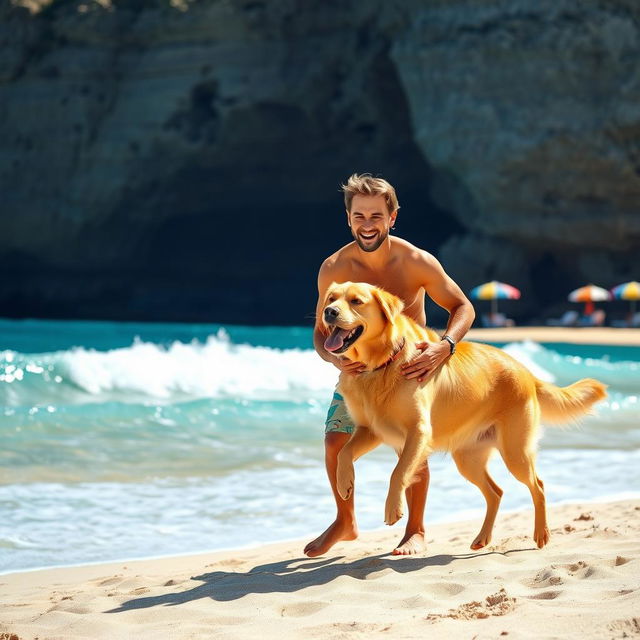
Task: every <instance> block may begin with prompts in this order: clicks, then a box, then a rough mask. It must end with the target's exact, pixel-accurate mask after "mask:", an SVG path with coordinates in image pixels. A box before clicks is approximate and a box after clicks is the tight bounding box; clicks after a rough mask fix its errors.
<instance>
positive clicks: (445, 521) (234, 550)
mask: <svg viewBox="0 0 640 640" xmlns="http://www.w3.org/2000/svg"><path fill="white" fill-rule="evenodd" d="M633 501H637V503H638V504H639V505H640V492H633V491H629V492H625V493H624V494H614V495H603V496H601V497H597V498H591V499H588V500H580V501H579V502H576V501H575V500H571V499H569V500H559V501H557V502H547V509H553V508H556V507H558V508H559V507H566V506H569V507H570V506H573V505H576V504H579V505H582V506H583V507H585V508H588V507H589V506H592V505H599V504H607V503H615V502H633ZM474 511H475V512H477V515H475V517H474V515H473V513H472V512H474ZM528 511H531V507H530V506H524V507H518V508H515V509H504V508H501V509H500V511H499V515H503V516H509V515H516V514H522V513H526V512H528ZM462 514H463V515H462V517H460V516H458V515H451V516H446V517H444V518H440V519H438V520H435V521H431V522H429V521H428V520H427V525H426V526H427V528H432V527H444V526H447V525H450V526H458V525H463V524H466V523H470V522H480V521H481V520H482V517H483V515H484V507H478V508H476V509H465V510H463V511H462ZM498 517H499V516H498ZM396 526H400V525H399V524H398V525H396ZM391 531H392V530H391V529H390V528H389V527H388V526H386V525H382V526H379V527H375V528H373V529H360V537H362V536H370V535H375V534H379V535H386V534H388V535H391V533H390V532H391ZM399 532H400V529H398V536H399V535H400V533H399ZM317 535H318V531H312V532H308V533H307V534H305V535H297V536H294V537H291V538H283V539H281V540H271V541H269V542H250V543H248V544H246V545H241V546H230V547H219V548H213V549H204V550H199V551H185V552H184V553H169V554H162V555H151V556H137V557H128V558H127V557H125V558H120V559H115V560H104V561H102V560H97V561H96V562H78V563H74V564H61V565H46V566H42V567H31V568H26V569H10V570H8V571H0V584H1V583H2V579H3V578H6V577H10V576H17V575H21V574H27V573H40V572H43V573H44V572H47V571H66V570H67V569H84V568H87V569H89V568H100V567H105V568H106V567H113V566H119V565H122V564H126V565H134V564H138V563H143V564H144V563H153V562H162V561H164V560H173V559H175V560H178V559H181V558H182V559H191V558H194V559H196V558H203V557H209V556H217V555H220V554H224V553H230V554H234V555H238V554H240V555H241V554H244V553H245V552H250V551H252V550H256V549H263V548H265V549H266V548H267V547H271V546H274V547H280V546H284V545H292V546H296V545H297V546H298V547H299V548H300V549H301V550H302V549H303V548H304V546H305V545H306V544H307V542H308V541H309V540H312V539H313V538H315V537H316V536H317ZM0 640H2V638H1V637H0Z"/></svg>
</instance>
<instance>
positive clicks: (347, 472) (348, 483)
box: [336, 458, 355, 500]
mask: <svg viewBox="0 0 640 640" xmlns="http://www.w3.org/2000/svg"><path fill="white" fill-rule="evenodd" d="M354 483H355V472H354V470H353V463H352V462H349V461H347V460H344V459H342V460H341V459H340V458H338V470H337V472H336V489H337V490H338V495H339V496H340V497H341V498H342V499H343V500H348V499H349V498H350V497H351V496H352V495H353V485H354Z"/></svg>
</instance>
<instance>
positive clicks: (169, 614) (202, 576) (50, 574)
mask: <svg viewBox="0 0 640 640" xmlns="http://www.w3.org/2000/svg"><path fill="white" fill-rule="evenodd" d="M549 515H550V527H551V531H552V538H551V542H550V544H549V545H548V546H547V547H546V548H545V549H543V550H538V549H535V548H534V546H533V544H532V541H531V538H530V537H529V534H530V530H531V529H532V517H533V516H532V513H531V511H529V510H528V511H524V512H518V513H507V514H501V515H499V516H498V521H497V525H496V531H495V539H494V542H493V543H492V544H491V546H490V547H488V548H486V549H484V550H481V551H478V552H471V551H470V550H469V548H468V544H469V542H470V541H471V540H472V539H473V536H474V535H475V534H476V530H477V529H478V527H479V525H480V522H479V521H467V522H459V523H453V524H440V525H437V526H433V527H429V529H428V542H429V546H428V550H427V551H426V552H425V553H424V554H422V555H420V556H414V557H394V556H391V555H390V554H389V551H390V550H391V548H392V547H393V546H394V543H395V542H396V541H397V539H398V537H399V535H400V533H401V530H400V528H398V527H395V528H393V529H389V530H388V531H383V532H369V533H366V534H364V535H362V536H361V537H360V538H359V539H358V540H357V541H355V542H349V543H342V544H339V545H337V546H336V547H334V549H332V550H331V551H330V553H329V554H328V555H327V556H326V557H322V558H316V559H309V558H306V557H304V556H303V555H302V553H301V549H302V547H303V544H304V541H302V540H300V541H296V542H286V543H279V544H274V545H269V546H264V547H261V548H257V549H246V550H240V551H226V552H219V553H212V554H207V555H199V556H188V557H174V558H165V559H156V560H145V561H137V562H126V563H117V564H109V565H97V566H86V567H78V568H64V569H50V570H42V571H35V572H25V573H15V574H9V575H4V576H0V638H3V640H6V639H11V640H16V639H20V640H27V639H29V640H31V639H34V638H38V639H39V640H45V639H47V640H54V639H66V638H69V639H80V638H86V639H87V640H88V639H91V640H97V639H102V638H104V639H105V640H106V639H109V640H115V639H119V638H122V639H125V638H137V639H139V640H142V639H146V638H148V639H152V638H153V639H157V638H172V639H176V640H177V639H183V638H184V639H187V638H214V637H215V638H220V639H222V638H225V639H232V638H238V639H239V638H248V637H261V638H346V637H349V638H353V637H358V638H359V637H362V638H364V637H371V636H372V635H377V634H378V633H382V634H385V635H386V637H390V638H394V639H395V638H421V637H431V638H445V637H447V638H478V639H481V638H498V637H507V638H514V639H516V638H537V639H540V638H594V639H595V638H597V639H598V640H601V639H603V638H631V637H638V636H640V615H639V612H640V557H639V556H640V547H639V544H638V541H639V540H640V504H639V503H638V502H632V501H626V502H613V503H602V504H576V505H566V506H559V507H553V508H551V509H550V513H549Z"/></svg>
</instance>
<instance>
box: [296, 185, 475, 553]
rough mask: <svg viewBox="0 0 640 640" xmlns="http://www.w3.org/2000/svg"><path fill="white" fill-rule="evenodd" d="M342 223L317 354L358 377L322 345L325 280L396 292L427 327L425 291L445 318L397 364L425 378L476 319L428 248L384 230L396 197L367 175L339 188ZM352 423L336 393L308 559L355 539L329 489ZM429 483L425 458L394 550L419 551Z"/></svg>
mask: <svg viewBox="0 0 640 640" xmlns="http://www.w3.org/2000/svg"><path fill="white" fill-rule="evenodd" d="M342 190H343V192H344V202H345V207H346V212H347V224H348V225H349V227H350V228H351V234H352V235H353V239H354V241H353V242H351V243H349V244H348V245H346V246H344V247H342V249H340V250H339V251H337V252H336V253H334V254H333V255H332V256H329V257H328V258H327V259H326V260H325V261H324V262H323V263H322V266H321V267H320V272H319V274H318V294H319V299H318V305H317V309H316V325H315V328H314V333H313V342H314V346H315V349H316V351H317V352H318V354H319V355H320V357H321V358H323V359H324V360H326V361H327V362H331V363H332V364H333V365H335V366H336V367H337V368H338V369H339V370H340V371H342V372H343V373H345V374H347V375H353V376H356V375H359V374H360V373H361V372H362V371H363V370H364V365H363V364H362V363H361V362H350V361H348V360H343V359H341V358H340V357H336V356H335V355H333V354H331V353H329V352H328V351H326V350H325V349H324V346H323V343H324V339H325V336H324V335H323V333H322V330H321V326H320V319H321V318H322V311H323V309H322V305H323V300H324V295H325V292H326V290H327V288H328V287H329V285H330V284H331V283H332V282H347V281H352V282H368V283H369V284H372V285H375V286H378V287H382V288H383V289H386V290H387V291H389V292H390V293H393V294H395V295H397V296H398V297H399V298H401V299H402V300H403V301H404V303H405V309H404V313H406V314H407V315H409V316H411V317H412V318H413V319H414V320H415V321H416V322H418V323H420V324H421V325H422V326H425V325H426V314H425V308H424V297H425V292H426V293H427V294H428V295H429V297H430V298H431V299H432V300H434V301H435V302H436V303H437V304H439V305H440V306H441V307H443V308H444V309H447V311H449V322H448V324H447V330H446V331H445V335H446V336H447V339H443V340H442V341H441V342H440V343H438V344H435V345H427V344H426V343H424V344H420V345H418V348H420V349H421V350H422V353H421V354H420V355H419V356H418V357H416V358H415V359H414V360H412V361H411V362H408V363H406V364H405V365H404V366H403V375H404V376H405V377H406V378H409V379H416V380H417V382H422V381H423V380H426V379H427V378H428V377H429V376H430V375H431V374H432V373H433V372H434V371H435V370H436V369H437V368H438V366H439V365H441V364H442V363H443V362H444V361H445V360H446V359H447V358H449V357H450V356H451V354H452V353H453V350H454V347H455V343H457V342H458V341H460V340H461V339H462V338H463V337H464V335H465V334H466V333H467V331H468V330H469V327H470V326H471V324H472V323H473V320H474V318H475V312H474V310H473V306H472V305H471V303H470V302H469V300H468V299H467V298H466V296H465V295H464V293H462V291H461V290H460V287H458V285H457V284H456V283H455V282H454V281H453V280H452V279H451V278H450V277H449V276H448V275H447V274H446V273H445V272H444V269H443V268H442V266H441V265H440V263H439V262H438V261H437V260H436V259H435V258H434V257H433V256H432V255H430V254H429V253H427V252H426V251H423V250H421V249H418V248H417V247H414V246H413V245H412V244H410V243H409V242H406V241H405V240H402V239H401V238H396V237H392V236H390V235H389V230H390V229H392V228H393V225H394V224H395V221H396V218H397V216H398V209H399V205H398V199H397V197H396V193H395V190H394V188H393V187H392V186H391V185H390V184H389V183H388V182H387V181H386V180H383V179H381V178H373V177H372V176H371V175H370V174H362V175H358V174H354V175H352V176H351V177H350V178H349V180H348V181H347V184H346V185H343V187H342ZM353 429H354V425H353V424H352V423H351V421H350V419H349V416H348V413H347V411H346V408H345V406H344V402H343V400H342V397H341V396H340V394H339V393H338V392H336V393H335V394H334V399H333V402H332V404H331V407H330V408H329V414H328V415H327V422H326V430H325V465H326V469H327V475H328V476H329V483H330V484H331V489H332V491H333V496H334V499H335V502H336V507H337V516H336V519H335V521H334V522H333V524H331V525H330V526H329V528H328V529H327V530H326V531H324V532H323V533H322V534H321V535H320V536H318V537H317V538H316V539H315V540H312V541H311V542H310V543H309V544H308V545H307V546H306V547H305V550H304V552H305V553H306V554H307V555H308V556H310V557H316V556H319V555H322V554H324V553H326V552H327V551H328V550H329V549H330V548H331V547H332V546H333V545H334V544H335V543H336V542H339V541H341V540H354V539H355V538H357V536H358V528H357V524H356V519H355V511H354V499H353V494H352V495H351V497H350V498H349V499H348V500H343V499H342V498H341V497H340V496H339V495H338V493H337V491H336V469H337V457H338V452H339V451H340V449H342V447H343V446H344V445H345V443H346V442H347V441H348V440H349V438H350V436H351V433H352V432H353ZM428 484H429V468H428V465H427V463H426V461H425V465H424V467H423V468H422V470H421V472H420V474H419V477H418V479H417V480H416V481H415V482H414V484H413V485H411V486H410V487H409V488H408V489H407V491H406V498H407V505H408V507H409V516H408V521H407V527H406V530H405V533H404V536H403V538H402V540H401V541H400V544H399V545H398V546H397V547H396V548H395V549H394V550H393V553H394V555H410V554H415V553H419V552H420V551H422V550H423V549H424V548H425V540H424V536H425V529H424V522H423V517H424V507H425V501H426V497H427V488H428Z"/></svg>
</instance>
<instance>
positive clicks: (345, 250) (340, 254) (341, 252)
mask: <svg viewBox="0 0 640 640" xmlns="http://www.w3.org/2000/svg"><path fill="white" fill-rule="evenodd" d="M354 245H355V242H350V243H349V244H347V245H345V246H344V247H342V248H340V249H338V250H337V251H336V252H335V253H332V254H331V255H330V256H329V257H328V258H325V260H324V262H323V263H322V265H321V266H320V273H321V274H322V275H324V276H327V277H328V276H333V275H336V274H339V273H341V272H343V271H346V270H347V269H348V268H349V267H350V264H351V260H352V257H353V250H354Z"/></svg>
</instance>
